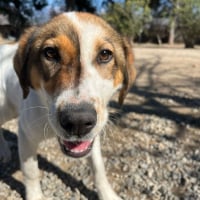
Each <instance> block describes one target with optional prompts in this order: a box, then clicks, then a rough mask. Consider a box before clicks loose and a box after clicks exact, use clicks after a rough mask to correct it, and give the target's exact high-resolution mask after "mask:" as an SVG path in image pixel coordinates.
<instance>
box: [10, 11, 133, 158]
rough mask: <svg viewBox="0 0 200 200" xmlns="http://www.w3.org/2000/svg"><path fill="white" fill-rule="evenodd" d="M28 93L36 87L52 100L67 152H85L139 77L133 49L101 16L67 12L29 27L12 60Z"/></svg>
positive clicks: (52, 119)
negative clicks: (111, 105)
mask: <svg viewBox="0 0 200 200" xmlns="http://www.w3.org/2000/svg"><path fill="white" fill-rule="evenodd" d="M14 67H15V70H16V73H17V75H18V77H19V81H20V84H21V87H22V90H23V95H24V98H26V97H27V96H28V94H29V89H30V88H32V89H34V90H36V91H38V94H39V95H41V96H42V97H43V98H44V97H45V101H47V102H48V107H49V115H50V117H49V121H50V123H51V125H52V127H53V128H54V129H55V132H56V133H57V135H58V138H59V142H60V144H61V147H62V148H63V150H64V152H65V153H66V154H68V155H71V156H73V157H81V156H84V155H86V154H87V153H88V152H89V150H90V149H91V146H92V143H93V140H94V138H95V136H96V135H97V134H99V133H101V131H102V129H103V127H104V126H105V124H106V122H107V119H108V111H107V105H108V102H109V100H110V99H111V97H112V96H113V94H114V93H115V92H116V91H118V90H119V93H120V95H119V102H120V103H122V102H123V99H124V97H125V95H126V93H127V90H128V89H129V87H130V85H131V84H132V82H133V80H134V78H135V71H134V67H133V54H132V49H131V48H130V47H129V45H128V44H127V42H126V41H124V40H123V39H122V38H121V37H120V35H118V34H117V33H116V32H115V31H114V30H113V29H112V28H111V27H110V26H109V25H108V24H107V23H106V22H104V21H103V20H102V19H100V18H99V17H97V16H94V15H91V14H86V13H65V14H62V15H60V16H58V17H56V18H54V19H53V20H51V21H50V22H48V23H47V24H45V25H43V26H41V27H35V28H31V29H29V30H28V31H27V33H25V34H24V35H23V36H22V38H21V40H20V43H19V48H18V51H17V53H16V56H15V59H14Z"/></svg>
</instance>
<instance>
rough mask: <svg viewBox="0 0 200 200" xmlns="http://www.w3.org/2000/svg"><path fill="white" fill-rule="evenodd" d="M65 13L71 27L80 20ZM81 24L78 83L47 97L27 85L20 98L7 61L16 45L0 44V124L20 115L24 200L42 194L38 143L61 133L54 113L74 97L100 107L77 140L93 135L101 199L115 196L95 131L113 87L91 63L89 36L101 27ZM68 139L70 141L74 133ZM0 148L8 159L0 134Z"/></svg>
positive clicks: (102, 123) (115, 198)
mask: <svg viewBox="0 0 200 200" xmlns="http://www.w3.org/2000/svg"><path fill="white" fill-rule="evenodd" d="M66 15H67V17H68V18H70V20H71V21H72V23H74V25H75V26H76V24H77V20H79V19H77V17H76V16H75V14H74V13H71V14H66ZM81 23H82V26H79V27H78V26H77V29H79V31H80V32H81V33H82V34H81V37H80V38H79V39H80V48H81V52H82V54H81V58H80V59H81V63H82V65H83V66H84V72H83V76H82V79H81V83H80V84H79V86H77V88H75V89H68V90H63V91H61V92H60V93H59V94H58V96H56V97H50V96H49V95H48V94H47V92H46V91H45V90H44V88H41V89H40V90H38V91H35V90H32V89H30V93H29V95H28V97H27V98H26V99H24V100H23V98H22V91H21V87H20V85H19V82H18V78H17V76H16V74H15V72H14V68H13V63H12V60H13V57H14V55H15V52H16V49H17V44H16V45H4V46H2V47H0V55H1V58H0V75H1V76H0V125H2V124H3V123H4V122H6V121H8V120H10V119H12V118H14V117H16V116H17V115H18V116H19V139H18V142H19V155H20V163H21V169H22V171H23V174H24V183H25V186H26V199H27V200H41V199H42V198H43V195H42V191H41V188H40V172H39V169H38V162H37V159H36V152H37V147H38V145H39V143H40V142H41V141H42V140H43V139H45V138H47V137H52V136H55V135H59V136H60V137H62V132H63V130H62V128H61V127H60V125H59V123H58V121H57V119H56V112H57V109H58V108H59V107H60V106H61V104H62V103H64V104H66V103H73V102H74V101H75V102H76V101H77V102H80V101H86V102H90V103H93V104H94V107H95V108H100V109H98V110H99V111H98V112H99V113H98V115H97V125H96V126H95V128H94V129H93V130H92V131H91V133H90V134H88V135H87V136H85V138H82V139H83V140H84V139H88V138H92V139H94V138H95V141H94V145H93V149H92V154H91V159H92V166H93V170H94V175H95V183H96V187H97V189H98V193H99V197H100V199H102V200H120V198H119V197H118V196H117V195H116V194H115V192H114V191H113V190H112V189H111V186H110V184H109V183H108V180H107V178H106V173H105V169H104V165H103V159H102V156H101V150H100V139H99V134H100V133H101V131H102V129H103V127H104V126H105V124H106V121H107V118H108V111H107V108H106V107H107V104H108V101H109V100H110V98H111V96H112V95H113V93H114V92H115V91H116V90H117V88H114V86H113V82H112V81H111V80H105V79H104V78H103V77H101V76H100V75H99V74H98V71H97V70H96V69H95V67H94V66H92V61H91V56H92V54H93V52H94V48H95V47H94V40H95V37H98V36H99V34H100V30H95V25H93V24H90V25H88V24H85V22H81ZM85 30H87V31H85ZM101 31H102V30H101ZM88 38H89V39H88ZM91 38H92V39H91ZM84 73H85V76H84ZM46 126H48V132H47V133H46V132H45V127H46ZM45 134H46V135H45ZM70 139H71V140H75V138H73V137H71V138H70ZM0 148H1V149H0V159H1V160H3V161H7V160H8V157H9V156H10V151H9V149H8V146H7V145H6V143H5V140H4V139H3V137H2V136H0Z"/></svg>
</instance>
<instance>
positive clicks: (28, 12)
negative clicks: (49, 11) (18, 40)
mask: <svg viewBox="0 0 200 200" xmlns="http://www.w3.org/2000/svg"><path fill="white" fill-rule="evenodd" d="M46 5H47V2H46V0H24V1H23V0H1V1H0V12H1V13H3V14H5V15H8V18H9V21H10V23H11V24H12V26H14V27H15V28H16V29H17V32H18V33H19V34H20V32H21V31H22V30H23V29H24V28H26V27H28V26H30V25H32V16H33V15H34V11H35V10H41V9H42V8H43V7H44V6H46Z"/></svg>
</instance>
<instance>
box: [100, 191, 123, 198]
mask: <svg viewBox="0 0 200 200" xmlns="http://www.w3.org/2000/svg"><path fill="white" fill-rule="evenodd" d="M99 198H100V200H122V199H121V198H120V197H119V196H118V195H117V194H116V193H115V192H114V191H113V190H109V191H108V190H105V191H104V192H102V193H99Z"/></svg>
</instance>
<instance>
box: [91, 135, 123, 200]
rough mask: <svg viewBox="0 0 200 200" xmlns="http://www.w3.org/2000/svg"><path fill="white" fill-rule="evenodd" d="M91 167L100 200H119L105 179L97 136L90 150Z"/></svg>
mask: <svg viewBox="0 0 200 200" xmlns="http://www.w3.org/2000/svg"><path fill="white" fill-rule="evenodd" d="M91 158H92V167H93V171H94V176H95V184H96V188H97V190H98V194H99V198H100V199H101V200H121V198H120V197H118V196H117V194H116V193H115V192H114V191H113V189H112V188H111V186H110V184H109V182H108V179H107V177H106V172H105V167H104V163H103V158H102V155H101V147H100V137H99V136H97V137H96V138H95V141H94V145H93V149H92V155H91Z"/></svg>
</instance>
